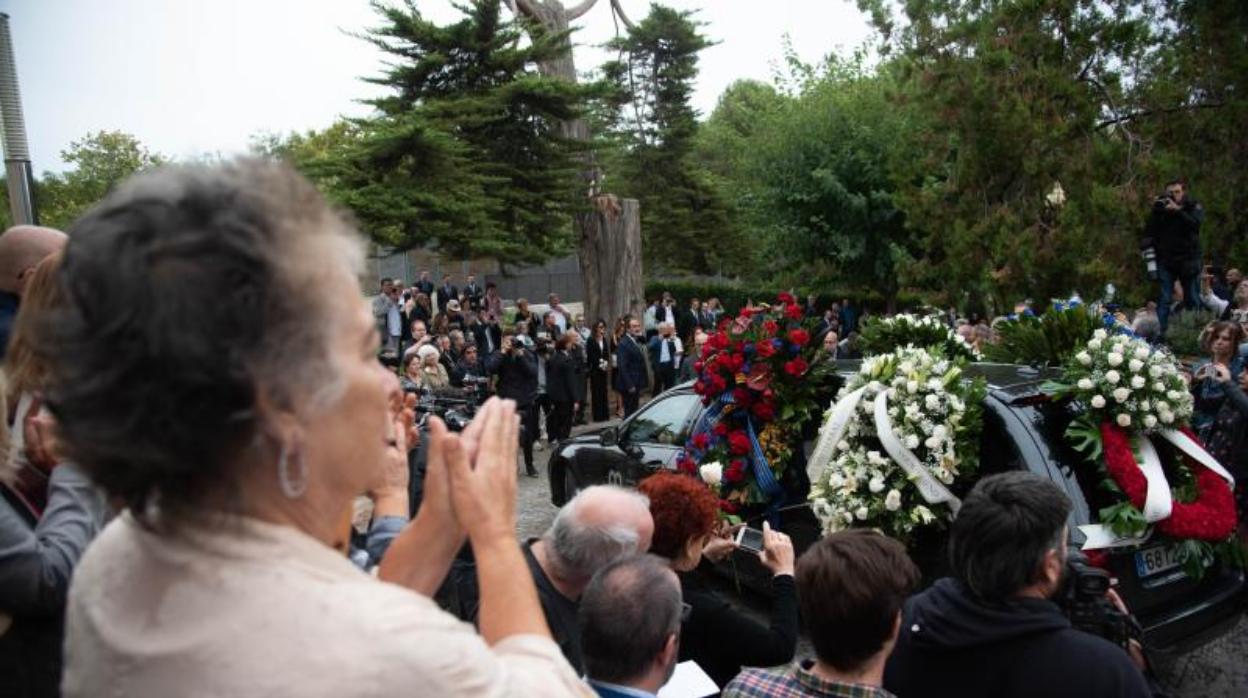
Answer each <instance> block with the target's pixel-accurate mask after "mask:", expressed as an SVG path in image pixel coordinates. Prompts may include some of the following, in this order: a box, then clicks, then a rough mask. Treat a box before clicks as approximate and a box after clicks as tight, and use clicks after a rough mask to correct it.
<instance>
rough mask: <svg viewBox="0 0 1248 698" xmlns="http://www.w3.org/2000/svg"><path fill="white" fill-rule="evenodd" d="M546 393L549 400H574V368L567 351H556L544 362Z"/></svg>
mask: <svg viewBox="0 0 1248 698" xmlns="http://www.w3.org/2000/svg"><path fill="white" fill-rule="evenodd" d="M546 395H548V396H549V397H550V401H551V402H568V403H571V402H576V401H577V400H578V395H577V391H576V368H575V367H574V366H573V359H572V357H571V356H570V355H568V353H567V352H562V351H557V352H555V353H553V354H551V355H550V359H549V360H548V361H547V362H546Z"/></svg>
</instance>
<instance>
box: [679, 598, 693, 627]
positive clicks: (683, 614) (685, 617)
mask: <svg viewBox="0 0 1248 698" xmlns="http://www.w3.org/2000/svg"><path fill="white" fill-rule="evenodd" d="M691 615H693V606H690V605H689V604H687V603H685V602H684V601H681V602H680V622H681V623H682V624H683V623H688V622H689V616H691Z"/></svg>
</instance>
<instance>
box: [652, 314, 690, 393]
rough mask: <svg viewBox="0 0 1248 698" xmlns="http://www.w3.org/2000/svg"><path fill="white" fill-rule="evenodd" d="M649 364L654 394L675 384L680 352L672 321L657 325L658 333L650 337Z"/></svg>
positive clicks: (678, 340)
mask: <svg viewBox="0 0 1248 698" xmlns="http://www.w3.org/2000/svg"><path fill="white" fill-rule="evenodd" d="M648 348H649V350H650V365H651V366H653V367H654V394H655V395H658V394H659V393H661V392H663V391H664V390H667V389H668V388H671V387H672V386H674V385H676V369H677V368H679V367H680V357H681V354H682V349H681V343H680V338H679V337H677V336H676V335H675V328H674V327H673V326H672V323H670V322H665V323H662V324H660V325H659V334H658V335H656V336H654V337H651V338H650V344H649V346H648Z"/></svg>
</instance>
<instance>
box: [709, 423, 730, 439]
mask: <svg viewBox="0 0 1248 698" xmlns="http://www.w3.org/2000/svg"><path fill="white" fill-rule="evenodd" d="M712 431H714V432H715V435H716V436H727V435H728V425H727V424H724V423H723V422H716V423H715V428H714V429H712Z"/></svg>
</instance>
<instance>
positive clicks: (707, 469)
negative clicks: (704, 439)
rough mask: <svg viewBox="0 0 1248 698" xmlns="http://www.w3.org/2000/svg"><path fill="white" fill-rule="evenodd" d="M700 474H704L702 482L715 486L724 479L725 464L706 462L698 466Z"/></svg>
mask: <svg viewBox="0 0 1248 698" xmlns="http://www.w3.org/2000/svg"><path fill="white" fill-rule="evenodd" d="M698 474H699V475H701V476H702V482H705V483H706V484H708V485H710V486H711V487H714V486H716V485H718V484H719V482H720V480H723V479H724V466H722V465H720V464H719V463H706V464H704V465H703V466H702V467H700V468H698Z"/></svg>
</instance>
